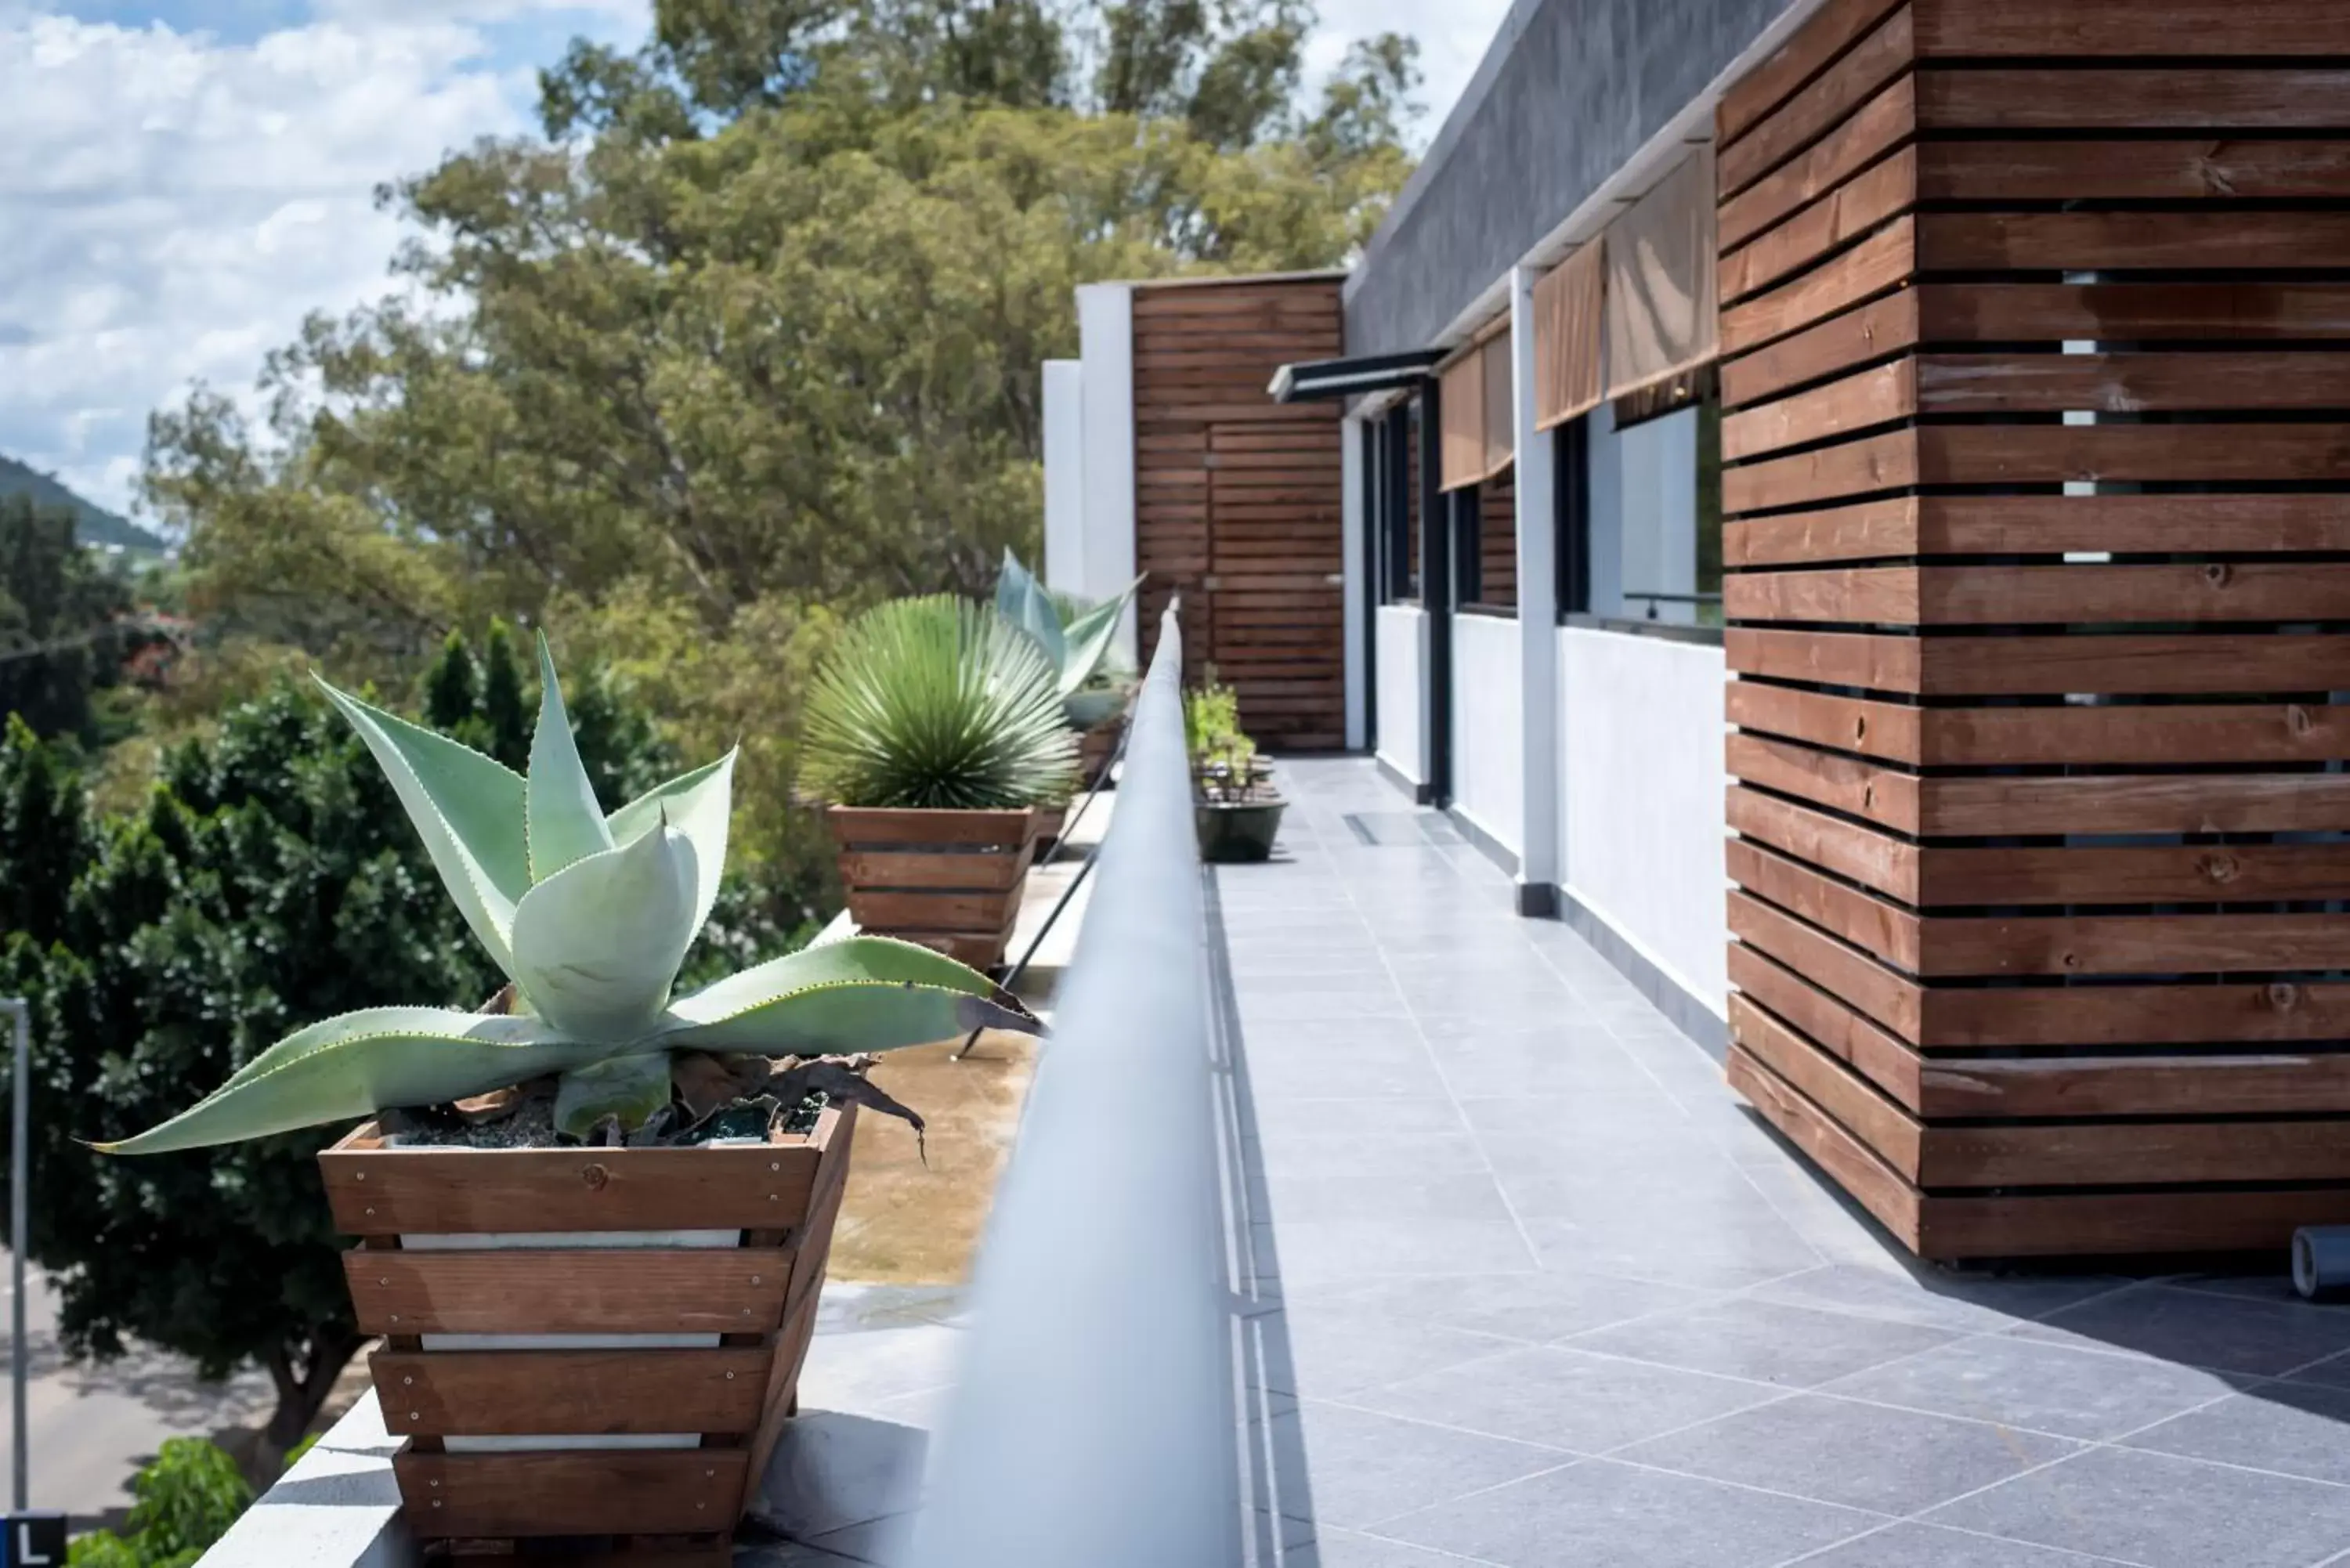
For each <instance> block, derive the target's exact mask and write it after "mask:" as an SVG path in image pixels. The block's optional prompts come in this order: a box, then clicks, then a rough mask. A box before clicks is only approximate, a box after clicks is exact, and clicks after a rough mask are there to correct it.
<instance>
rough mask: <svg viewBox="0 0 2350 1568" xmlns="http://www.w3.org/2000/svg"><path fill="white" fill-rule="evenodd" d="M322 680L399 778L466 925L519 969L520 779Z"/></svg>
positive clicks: (523, 868) (523, 884) (525, 860)
mask: <svg viewBox="0 0 2350 1568" xmlns="http://www.w3.org/2000/svg"><path fill="white" fill-rule="evenodd" d="M313 679H317V678H316V677H313ZM318 685H319V687H320V688H321V689H322V690H323V691H325V692H326V693H327V696H328V699H329V700H330V701H333V703H334V704H335V706H336V707H338V708H339V709H341V710H342V713H343V717H344V718H346V719H348V720H349V721H350V725H351V728H352V729H354V730H357V731H358V732H359V739H361V740H362V741H365V742H367V748H368V750H369V752H371V753H374V755H375V760H376V762H377V763H378V764H379V765H380V766H381V767H382V769H383V771H384V776H385V777H387V778H389V779H390V781H391V787H392V790H393V792H394V793H395V794H398V795H399V796H400V805H403V806H405V807H406V808H407V810H408V819H409V820H410V821H411V822H412V823H414V824H415V825H416V831H417V833H418V835H419V836H421V837H422V838H423V840H424V847H425V849H426V851H427V852H428V853H430V854H431V855H432V865H433V867H434V868H435V869H436V870H438V871H439V872H440V873H441V880H442V882H443V883H444V884H446V885H447V887H448V888H449V896H450V897H451V898H454V899H455V900H456V901H457V908H458V909H459V911H460V912H461V913H463V915H464V917H465V923H466V924H467V925H469V926H471V927H472V928H473V935H474V936H475V937H477V938H479V939H480V940H481V943H482V946H483V948H484V950H487V951H488V953H489V955H490V957H491V958H492V959H494V960H495V961H496V962H497V966H498V968H500V969H501V970H503V971H505V972H506V973H507V974H508V975H512V974H513V973H514V972H515V967H514V935H513V932H514V920H515V905H516V904H518V903H519V902H520V901H521V899H522V896H523V895H524V894H525V893H526V892H528V891H529V890H530V857H529V852H528V849H527V847H526V845H525V838H524V833H523V812H524V804H523V803H524V785H523V781H522V779H521V778H520V777H519V776H518V775H516V774H515V772H514V770H513V769H511V768H508V767H506V766H504V765H503V764H502V763H498V762H496V761H494V760H493V759H491V758H489V757H485V756H484V755H482V753H479V752H477V751H474V750H473V748H472V747H471V746H461V745H459V744H458V743H457V742H454V741H452V740H451V739H449V738H448V737H447V736H446V735H442V734H439V733H436V732H433V731H431V730H428V729H425V728H423V727H422V726H421V725H417V724H411V723H410V722H408V721H407V720H405V719H402V718H400V716H398V715H397V714H393V713H387V712H385V711H383V710H382V709H380V708H378V707H375V706H373V705H372V704H369V703H366V702H362V701H359V699H358V698H356V697H353V696H351V695H349V694H348V693H347V692H343V691H337V690H336V689H335V688H334V687H332V686H330V685H328V683H327V682H326V681H325V680H319V681H318Z"/></svg>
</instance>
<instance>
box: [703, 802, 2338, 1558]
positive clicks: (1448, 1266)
mask: <svg viewBox="0 0 2350 1568" xmlns="http://www.w3.org/2000/svg"><path fill="white" fill-rule="evenodd" d="M1283 773H1284V782H1285V784H1286V787H1287V789H1288V792H1289V794H1290V796H1291V799H1292V801H1293V803H1294V804H1293V806H1292V809H1291V812H1290V814H1289V817H1288V820H1287V821H1286V823H1285V824H1284V830H1283V836H1282V853H1281V856H1280V857H1279V858H1278V859H1276V860H1275V861H1274V863H1273V864H1271V865H1267V866H1262V867H1225V868H1222V869H1220V870H1218V871H1217V872H1215V873H1214V874H1213V877H1212V887H1213V898H1212V905H1211V913H1212V914H1213V915H1214V917H1215V919H1217V921H1218V923H1219V927H1220V931H1219V933H1217V934H1219V935H1220V937H1221V947H1220V948H1219V950H1218V957H1219V959H1220V961H1221V971H1222V981H1223V983H1224V987H1225V990H1226V992H1228V994H1227V996H1226V997H1225V999H1224V1000H1225V1002H1227V1004H1228V1005H1226V1006H1225V1008H1224V1017H1223V1038H1222V1041H1221V1043H1220V1044H1221V1053H1220V1054H1221V1057H1222V1060H1223V1061H1224V1062H1225V1063H1226V1064H1227V1065H1228V1067H1229V1070H1230V1072H1231V1074H1232V1080H1233V1082H1232V1085H1231V1087H1232V1091H1233V1092H1232V1096H1231V1098H1232V1102H1233V1103H1234V1104H1235V1105H1236V1106H1238V1107H1239V1109H1238V1116H1239V1122H1240V1126H1239V1128H1238V1133H1239V1135H1240V1136H1239V1137H1238V1138H1237V1143H1236V1147H1234V1148H1233V1149H1232V1151H1231V1152H1232V1155H1233V1157H1234V1163H1235V1167H1236V1176H1237V1179H1236V1180H1235V1181H1234V1182H1233V1184H1232V1186H1233V1191H1234V1195H1235V1202H1236V1205H1237V1208H1238V1211H1237V1212H1236V1213H1235V1214H1234V1216H1233V1223H1232V1231H1233V1234H1234V1236H1235V1237H1236V1238H1238V1239H1239V1240H1237V1241H1236V1242H1235V1247H1234V1253H1235V1259H1236V1268H1237V1276H1238V1277H1237V1278H1236V1280H1235V1289H1236V1296H1235V1310H1234V1323H1235V1336H1236V1340H1237V1341H1238V1343H1239V1345H1240V1348H1241V1353H1242V1356H1243V1373H1244V1381H1245V1382H1246V1383H1247V1384H1248V1386H1249V1387H1250V1389H1251V1392H1250V1394H1249V1395H1248V1403H1249V1405H1250V1408H1249V1409H1248V1410H1247V1411H1246V1412H1245V1413H1244V1416H1243V1420H1242V1422H1241V1424H1240V1428H1239V1432H1238V1439H1239V1440H1238V1448H1239V1449H1240V1452H1241V1460H1242V1467H1243V1486H1244V1490H1245V1491H1246V1494H1247V1496H1246V1502H1247V1507H1246V1510H1245V1511H1244V1514H1243V1518H1244V1521H1245V1522H1244V1525H1243V1539H1244V1542H1245V1549H1246V1551H1247V1553H1248V1556H1249V1560H1250V1562H1251V1563H1253V1564H1257V1565H1261V1568H1464V1565H1467V1568H1476V1565H1479V1564H1482V1565H1485V1568H1777V1565H1780V1564H1794V1563H1804V1564H1808V1565H1812V1568H2093V1565H2095V1564H2108V1565H2110V1564H2114V1563H2121V1564H2137V1565H2139V1568H2174V1565H2176V1568H2316V1565H2318V1564H2335V1565H2337V1568H2350V1312H2342V1311H2337V1310H2333V1309H2324V1308H2314V1307H2308V1306H2304V1305H2302V1304H2300V1303H2297V1302H2295V1301H2294V1300H2293V1298H2292V1296H2291V1294H2290V1292H2288V1291H2286V1290H2284V1289H2283V1288H2282V1286H2281V1285H2280V1283H2279V1282H2278V1281H2277V1280H2276V1279H2275V1278H2273V1277H2234V1278H2229V1277H2205V1276H2178V1277H2168V1278H2154V1277H2117V1276H2114V1275H2110V1274H2103V1273H2097V1272H2086V1271H2083V1272H2070V1273H2067V1272H2052V1271H2040V1272H2030V1273H2022V1274H1999V1273H1994V1272H1964V1273H1957V1272H1948V1271H1941V1270H1934V1269H1926V1268H1917V1267H1913V1266H1907V1265H1905V1263H1904V1262H1903V1261H1902V1260H1901V1259H1900V1257H1899V1256H1898V1254H1897V1253H1896V1252H1895V1251H1893V1249H1892V1248H1891V1246H1890V1244H1889V1243H1888V1242H1887V1241H1885V1240H1884V1238H1883V1237H1882V1235H1881V1233H1879V1232H1878V1231H1876V1230H1875V1229H1874V1228H1873V1227H1872V1226H1871V1225H1869V1224H1868V1223H1867V1222H1866V1220H1863V1219H1861V1218H1860V1217H1858V1216H1857V1215H1856V1212H1855V1211H1854V1210H1851V1209H1850V1208H1849V1207H1848V1206H1847V1205H1846V1203H1845V1202H1843V1200H1842V1199H1840V1198H1839V1197H1838V1196H1837V1195H1836V1194H1835V1190H1834V1189H1833V1188H1832V1187H1831V1186H1829V1185H1828V1184H1827V1183H1826V1182H1825V1180H1824V1179H1822V1178H1821V1177H1820V1176H1818V1174H1817V1173H1815V1172H1814V1171H1813V1170H1812V1169H1810V1168H1808V1167H1807V1166H1806V1165H1805V1164H1804V1162H1803V1161H1802V1160H1801V1159H1800V1158H1797V1157H1796V1156H1795V1155H1794V1153H1793V1152H1792V1151H1791V1150H1790V1149H1789V1148H1788V1147H1787V1146H1786V1145H1784V1144H1783V1143H1782V1142H1780V1141H1779V1140H1778V1139H1777V1138H1775V1137H1773V1136H1772V1135H1770V1134H1769V1133H1767V1132H1766V1131H1764V1130H1763V1128H1762V1127H1760V1125H1759V1124H1757V1123H1756V1122H1755V1121H1754V1120H1753V1119H1752V1117H1751V1116H1749V1115H1747V1114H1746V1113H1745V1111H1744V1110H1743V1109H1742V1107H1741V1106H1739V1104H1738V1102H1737V1100H1736V1097H1735V1096H1732V1095H1731V1094H1730V1093H1729V1091H1728V1090H1727V1089H1726V1088H1724V1087H1723V1086H1722V1085H1721V1075H1720V1071H1719V1069H1718V1067H1717V1066H1716V1065H1715V1064H1713V1063H1712V1062H1711V1059H1710V1058H1708V1057H1707V1056H1706V1055H1705V1054H1703V1053H1702V1052H1701V1051H1700V1049H1699V1048H1698V1047H1697V1046H1696V1045H1695V1044H1691V1043H1690V1041H1689V1040H1687V1039H1686V1038H1685V1037H1684V1036H1682V1035H1680V1034H1679V1033H1677V1032H1675V1031H1674V1030H1673V1029H1672V1028H1671V1026H1670V1025H1669V1023H1666V1022H1665V1021H1664V1020H1663V1019H1662V1018H1661V1017H1660V1016H1659V1014H1658V1013H1657V1012H1655V1011H1654V1010H1653V1009H1652V1008H1651V1007H1650V1006H1649V1004H1648V1002H1646V1001H1645V1000H1644V999H1643V998H1642V997H1641V996H1640V995H1639V993H1638V992H1637V991H1636V990H1635V989H1634V988H1633V987H1632V986H1631V984H1630V983H1629V982H1627V981H1625V980H1624V979H1623V978H1622V977H1621V976H1620V975H1618V974H1617V972H1616V971H1614V970H1613V969H1611V968H1610V967H1609V966H1608V965H1607V963H1606V962H1605V961H1603V960H1601V959H1600V958H1599V957H1598V956H1597V955H1596V953H1594V952H1593V951H1592V950H1590V949H1589V948H1587V947H1586V946H1585V945H1584V944H1583V943H1582V942H1581V941H1580V940H1577V939H1576V938H1575V936H1574V935H1573V933H1572V932H1570V931H1569V930H1568V929H1566V928H1565V926H1563V925H1560V924H1558V923H1556V922H1553V921H1543V920H1521V919H1516V918H1514V917H1513V916H1512V915H1510V914H1509V913H1508V909H1509V886H1508V883H1507V880H1506V879H1505V878H1504V877H1503V876H1502V875H1501V874H1500V873H1499V872H1497V871H1496V870H1495V869H1494V868H1493V867H1492V866H1491V865H1490V864H1489V863H1488V862H1487V861H1485V860H1484V859H1483V858H1482V857H1481V856H1480V855H1479V853H1478V852H1477V851H1476V850H1475V849H1474V848H1473V847H1471V846H1468V845H1467V844H1465V843H1463V842H1461V839H1460V836H1459V835H1457V834H1454V833H1452V832H1451V831H1450V830H1449V828H1448V829H1442V830H1439V831H1434V832H1430V833H1419V832H1416V831H1414V830H1413V823H1414V821H1415V814H1413V813H1411V812H1409V809H1408V808H1406V807H1404V806H1402V805H1399V797H1398V795H1397V794H1396V793H1395V792H1394V791H1393V790H1392V789H1391V788H1390V787H1389V786H1388V785H1387V784H1384V783H1382V782H1381V781H1379V780H1378V777H1377V776H1376V774H1374V773H1373V771H1372V770H1371V768H1370V766H1369V764H1367V763H1361V762H1355V761H1330V762H1315V763H1303V764H1294V765H1290V766H1287V767H1285V768H1284V770H1283ZM1355 813H1367V814H1371V815H1373V816H1374V817H1375V818H1376V821H1375V823H1374V830H1373V831H1372V833H1371V834H1370V835H1369V836H1368V837H1366V836H1365V835H1363V834H1359V833H1357V832H1356V831H1355V830H1354V829H1353V828H1352V827H1350V826H1348V824H1347V815H1348V814H1355ZM1416 819H1417V820H1418V821H1420V822H1426V821H1429V820H1430V818H1429V817H1428V815H1427V814H1425V813H1420V814H1417V817H1416ZM836 1298H837V1300H836ZM961 1321H962V1320H961V1319H960V1318H959V1317H958V1316H956V1314H955V1312H954V1307H953V1303H952V1302H951V1300H948V1299H945V1298H944V1297H943V1296H942V1295H939V1294H935V1293H933V1294H928V1295H926V1294H923V1293H857V1292H854V1291H847V1292H838V1293H835V1292H827V1323H826V1332H825V1333H824V1334H822V1336H821V1337H819V1339H818V1340H817V1342H816V1346H815V1348H814V1350H813V1352H812V1353H811V1355H810V1360H809V1368H808V1373H807V1377H806V1384H805V1385H804V1388H803V1400H804V1408H805V1409H806V1410H808V1411H810V1412H811V1415H810V1417H808V1418H805V1419H803V1420H802V1421H799V1422H795V1423H794V1426H793V1428H792V1429H791V1431H790V1432H789V1433H787V1436H786V1440H785V1444H784V1445H783V1446H782V1448H781V1449H780V1450H779V1452H778V1457H777V1459H776V1462H775V1465H773V1466H771V1467H770V1469H769V1471H768V1475H767V1487H766V1499H767V1506H766V1510H765V1513H766V1517H767V1519H768V1520H769V1521H770V1522H771V1523H773V1524H775V1525H776V1526H777V1527H779V1528H780V1529H782V1530H783V1531H784V1532H785V1533H786V1534H789V1535H792V1536H794V1537H795V1538H796V1539H797V1541H798V1542H801V1544H797V1545H789V1546H768V1547H765V1548H763V1549H757V1550H753V1551H748V1552H744V1553H743V1556H742V1558H741V1559H740V1561H741V1562H742V1563H744V1564H746V1565H747V1564H753V1563H755V1564H758V1565H759V1568H853V1565H854V1564H856V1563H871V1562H885V1561H888V1560H889V1554H890V1552H891V1550H892V1543H893V1542H894V1541H895V1540H896V1539H897V1538H898V1536H899V1533H900V1532H902V1529H903V1526H904V1516H905V1511H906V1510H908V1509H910V1508H911V1507H913V1506H914V1505H915V1502H916V1501H917V1500H918V1498H919V1495H920V1462H921V1456H922V1453H923V1445H924V1438H925V1432H926V1429H927V1428H929V1427H930V1426H931V1421H932V1419H933V1417H934V1416H935V1413H936V1411H937V1409H938V1407H939V1404H940V1397H941V1393H942V1392H943V1388H944V1385H945V1383H946V1381H947V1380H948V1379H949V1378H950V1377H951V1375H952V1354H953V1351H954V1349H955V1347H956V1341H957V1340H958V1339H959V1338H960V1330H959V1328H958V1326H957V1325H958V1324H960V1322H961ZM1202 1568H1206V1565H1202Z"/></svg>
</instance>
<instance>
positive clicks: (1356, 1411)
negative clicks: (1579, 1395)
mask: <svg viewBox="0 0 2350 1568" xmlns="http://www.w3.org/2000/svg"><path fill="white" fill-rule="evenodd" d="M1479 1359H1480V1360H1482V1359H1483V1358H1482V1357H1480V1358H1479ZM1473 1365H1475V1363H1473V1362H1463V1363H1462V1364H1461V1366H1453V1367H1447V1368H1446V1369H1445V1370H1446V1371H1448V1372H1458V1371H1461V1369H1462V1368H1463V1367H1466V1366H1473ZM1402 1381H1405V1382H1409V1381H1410V1380H1409V1378H1406V1379H1402ZM1392 1386H1394V1385H1392V1384H1390V1385H1388V1387H1392ZM1381 1391H1382V1390H1380V1389H1378V1388H1357V1389H1353V1390H1351V1391H1350V1392H1349V1393H1348V1394H1346V1395H1331V1394H1315V1395H1310V1396H1309V1395H1304V1394H1293V1395H1292V1397H1294V1398H1295V1399H1296V1401H1297V1410H1296V1411H1295V1412H1294V1413H1295V1414H1297V1415H1300V1416H1302V1415H1303V1414H1304V1413H1305V1410H1306V1409H1307V1408H1308V1407H1311V1406H1316V1405H1321V1406H1326V1407H1329V1408H1331V1409H1334V1410H1344V1411H1346V1412H1347V1413H1348V1414H1349V1415H1355V1416H1377V1417H1379V1418H1380V1419H1381V1420H1386V1421H1401V1422H1404V1423H1406V1424H1407V1425H1409V1426H1413V1427H1425V1428H1428V1429H1429V1430H1430V1431H1434V1432H1450V1433H1451V1434H1452V1435H1453V1436H1454V1437H1456V1438H1480V1439H1482V1440H1483V1441H1485V1442H1488V1443H1511V1444H1514V1445H1516V1446H1517V1447H1519V1448H1522V1449H1541V1450H1542V1451H1543V1452H1544V1453H1546V1454H1555V1455H1557V1456H1558V1457H1559V1458H1561V1459H1569V1460H1575V1461H1581V1460H1583V1459H1598V1458H1600V1457H1601V1456H1600V1455H1598V1454H1596V1453H1594V1452H1591V1451H1589V1450H1587V1449H1570V1448H1568V1447H1567V1446H1566V1445H1565V1444H1564V1443H1546V1442H1544V1441H1543V1440H1542V1439H1541V1438H1512V1437H1507V1436H1504V1435H1503V1434H1502V1433H1500V1432H1488V1431H1486V1430H1484V1429H1483V1428H1479V1427H1462V1426H1459V1425H1456V1424H1455V1423H1453V1422H1451V1421H1438V1420H1433V1419H1431V1418H1430V1417H1426V1416H1407V1415H1405V1414H1403V1413H1402V1412H1400V1411H1397V1410H1382V1409H1380V1408H1379V1407H1378V1406H1376V1405H1362V1404H1357V1403H1356V1400H1357V1398H1358V1397H1360V1396H1362V1395H1365V1394H1377V1393H1379V1392H1381ZM1304 1424H1305V1423H1304V1422H1303V1421H1301V1422H1300V1423H1299V1425H1300V1426H1303V1425H1304ZM1554 1468H1555V1467H1554ZM1347 1528H1348V1529H1352V1528H1353V1527H1352V1526H1351V1525H1349V1526H1347Z"/></svg>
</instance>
